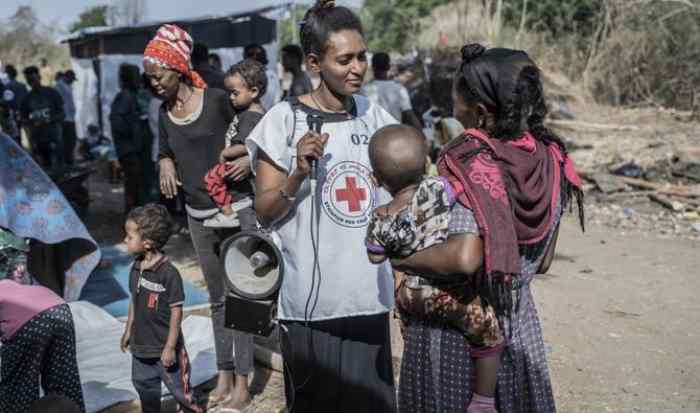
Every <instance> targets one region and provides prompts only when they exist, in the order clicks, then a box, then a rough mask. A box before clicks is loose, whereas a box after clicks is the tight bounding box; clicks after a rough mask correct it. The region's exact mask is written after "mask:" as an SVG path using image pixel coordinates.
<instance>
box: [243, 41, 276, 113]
mask: <svg viewBox="0 0 700 413" xmlns="http://www.w3.org/2000/svg"><path fill="white" fill-rule="evenodd" d="M243 58H244V59H253V60H257V61H258V62H260V63H261V64H262V65H263V66H265V74H266V75H267V91H266V92H265V94H264V95H263V97H262V98H261V99H260V103H262V105H263V107H264V108H265V110H270V108H271V107H272V106H273V105H274V104H275V103H277V102H279V101H280V100H281V99H282V85H281V84H280V78H279V76H278V75H277V71H276V70H273V69H270V68H268V67H267V64H268V63H270V61H269V60H267V52H266V51H265V48H264V47H262V46H261V45H259V44H257V43H252V44H249V45H248V46H246V47H245V48H243Z"/></svg>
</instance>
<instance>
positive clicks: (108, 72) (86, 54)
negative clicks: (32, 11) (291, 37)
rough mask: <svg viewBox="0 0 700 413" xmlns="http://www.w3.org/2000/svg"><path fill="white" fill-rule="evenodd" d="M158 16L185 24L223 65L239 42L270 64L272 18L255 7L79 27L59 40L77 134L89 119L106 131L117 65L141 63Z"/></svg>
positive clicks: (239, 51) (237, 56) (233, 58)
mask: <svg viewBox="0 0 700 413" xmlns="http://www.w3.org/2000/svg"><path fill="white" fill-rule="evenodd" d="M163 22H175V23H177V24H179V25H180V26H182V27H183V28H185V29H186V30H187V31H188V32H190V34H191V35H192V37H193V38H194V39H195V41H196V42H201V43H203V44H205V45H207V46H208V47H209V49H210V51H211V52H214V53H218V54H219V55H220V57H221V60H222V63H223V65H224V67H228V66H230V65H232V64H233V63H236V62H237V61H239V60H241V57H242V55H243V47H245V46H246V45H248V44H251V43H258V44H261V45H262V46H263V47H264V48H265V49H266V51H267V53H268V56H269V60H270V67H276V64H277V59H276V56H277V32H276V22H275V20H272V19H269V18H266V17H263V16H262V15H260V14H258V13H246V14H235V15H234V14H227V15H225V16H221V17H203V18H197V19H189V20H176V21H173V20H165V21H161V22H154V23H149V24H143V25H138V26H130V27H114V28H91V29H85V30H83V31H81V32H79V33H78V34H76V35H74V36H72V37H70V38H68V39H66V40H65V41H66V42H68V43H69V44H70V50H71V60H72V66H73V70H74V71H75V73H76V77H77V81H76V82H75V85H74V89H73V95H74V98H75V106H76V128H77V132H78V136H85V130H86V129H87V125H89V124H95V125H99V126H101V127H102V130H103V133H104V134H105V135H106V136H108V137H111V130H110V125H109V112H110V105H111V103H112V100H113V99H114V97H115V96H116V94H117V93H118V92H119V79H118V72H119V66H120V65H121V64H123V63H131V64H135V65H137V66H139V67H141V66H142V60H143V59H142V53H143V50H144V48H145V47H146V44H147V43H148V41H149V40H150V39H151V38H152V37H153V35H154V34H155V32H156V30H157V29H158V27H159V26H160V25H161V23H163Z"/></svg>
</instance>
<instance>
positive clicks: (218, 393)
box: [143, 24, 255, 409]
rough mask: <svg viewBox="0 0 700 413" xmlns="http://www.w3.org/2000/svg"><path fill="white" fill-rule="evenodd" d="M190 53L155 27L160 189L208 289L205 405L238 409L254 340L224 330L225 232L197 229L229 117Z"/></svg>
mask: <svg viewBox="0 0 700 413" xmlns="http://www.w3.org/2000/svg"><path fill="white" fill-rule="evenodd" d="M191 53H192V38H191V37H190V35H189V34H188V33H187V32H185V31H184V30H182V29H181V28H179V27H177V26H175V25H170V24H166V25H164V26H161V27H160V28H159V29H158V32H157V33H156V36H155V38H153V40H151V41H150V42H149V43H148V45H147V46H146V50H145V51H144V53H143V59H144V62H143V63H144V71H145V73H146V76H148V78H149V80H150V82H151V85H152V86H153V89H154V90H155V91H156V93H158V95H160V97H161V98H162V99H163V101H164V102H163V106H162V107H161V109H160V113H159V129H160V142H159V146H160V149H159V156H158V158H159V167H160V189H161V192H162V193H163V194H164V195H165V196H166V197H168V198H172V197H174V196H176V195H177V193H178V191H179V190H182V191H183V193H184V195H185V207H186V209H187V220H188V225H189V229H190V233H191V236H192V243H193V244H194V248H195V250H196V251H197V255H198V257H199V264H200V266H201V267H202V273H203V274H204V278H205V279H206V282H207V289H208V290H209V297H210V302H211V312H212V322H213V324H214V339H215V347H216V361H217V367H218V370H219V377H218V383H217V387H216V389H214V391H213V392H212V393H211V394H210V403H209V407H212V406H213V405H216V404H221V403H224V402H225V404H226V405H227V407H231V408H233V409H241V408H243V407H244V406H245V405H247V404H248V403H249V402H250V394H249V392H248V378H247V376H248V374H249V373H250V371H251V370H252V368H253V338H252V336H250V335H248V334H244V333H241V332H238V331H234V330H229V329H226V328H225V327H224V312H225V310H224V299H225V287H224V269H223V267H222V264H221V261H220V260H219V256H218V253H219V252H218V246H219V244H220V243H221V241H223V240H224V239H225V238H226V237H228V236H230V235H231V230H229V231H226V232H223V231H220V230H215V229H213V228H207V227H205V226H204V224H203V221H204V220H205V219H207V218H210V217H212V216H214V215H215V214H216V213H217V212H218V211H219V210H218V208H217V206H216V204H215V203H214V201H213V200H212V199H211V198H210V197H209V194H208V193H207V189H206V187H205V184H204V176H205V175H206V174H207V171H208V169H209V168H210V167H211V165H215V164H217V163H218V162H219V154H220V153H221V150H222V149H224V140H225V139H224V137H225V135H226V131H227V130H228V127H229V124H230V123H231V121H232V120H233V118H234V115H235V113H234V110H233V107H232V106H231V104H230V102H229V99H228V96H227V94H226V92H225V91H223V90H220V89H215V88H207V85H206V83H205V82H204V80H202V78H201V76H200V75H199V74H198V73H197V72H195V71H194V70H193V69H192V65H191V62H190V55H191ZM232 168H240V169H241V170H242V171H243V175H244V176H245V175H247V174H249V173H250V161H249V158H248V157H247V156H246V157H242V158H238V159H236V161H234V165H233V166H232ZM243 215H244V214H239V220H241V221H244V220H252V222H253V224H254V223H255V214H254V213H252V211H251V214H250V216H248V215H246V216H243ZM234 231H235V230H234ZM234 345H235V348H236V356H235V359H234V356H233V347H234ZM234 373H235V389H234Z"/></svg>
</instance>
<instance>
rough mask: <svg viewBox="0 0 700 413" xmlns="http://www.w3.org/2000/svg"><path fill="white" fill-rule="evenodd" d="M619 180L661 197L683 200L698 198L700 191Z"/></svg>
mask: <svg viewBox="0 0 700 413" xmlns="http://www.w3.org/2000/svg"><path fill="white" fill-rule="evenodd" d="M620 178H621V179H622V182H624V183H626V184H627V185H630V186H633V187H635V188H642V189H651V190H654V191H656V192H658V193H660V194H663V195H674V196H678V197H685V198H695V197H698V196H700V189H699V188H698V187H694V186H693V187H689V186H673V185H665V184H658V183H656V182H649V181H646V180H644V179H639V178H630V177H626V176H623V177H620Z"/></svg>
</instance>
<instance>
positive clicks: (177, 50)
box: [143, 24, 207, 89]
mask: <svg viewBox="0 0 700 413" xmlns="http://www.w3.org/2000/svg"><path fill="white" fill-rule="evenodd" d="M192 44H193V42H192V37H191V36H190V35H189V33H187V32H186V31H184V30H182V29H181V28H179V27H177V26H175V25H174V24H164V25H162V26H160V28H159V29H158V31H157V32H156V36H155V37H154V38H153V40H151V41H150V42H149V43H148V45H146V50H144V52H143V59H144V60H145V61H148V62H151V63H155V64H157V65H159V66H162V67H165V68H168V69H172V70H175V71H178V72H180V73H182V74H183V75H185V76H187V77H189V78H190V80H192V84H193V85H194V87H196V88H199V89H204V88H206V87H207V84H206V82H205V81H204V79H202V77H201V76H200V75H199V73H197V72H195V71H194V70H193V69H192V63H191V62H190V56H191V55H192Z"/></svg>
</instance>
